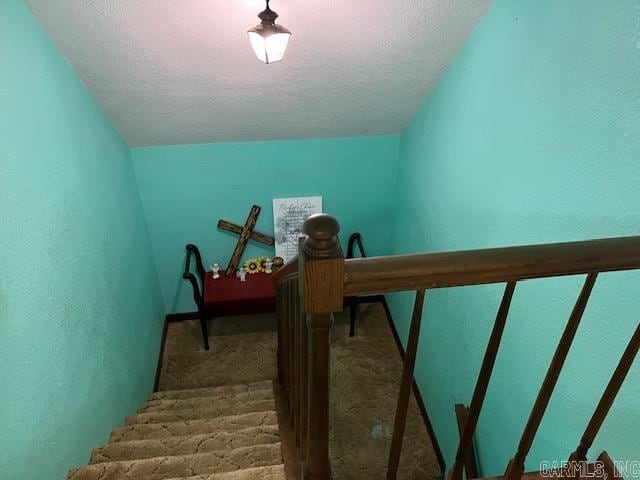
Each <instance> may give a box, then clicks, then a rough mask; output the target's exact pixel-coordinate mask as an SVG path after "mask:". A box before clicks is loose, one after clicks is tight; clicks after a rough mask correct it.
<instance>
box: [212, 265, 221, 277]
mask: <svg viewBox="0 0 640 480" xmlns="http://www.w3.org/2000/svg"><path fill="white" fill-rule="evenodd" d="M211 273H212V274H213V279H214V280H217V279H218V278H220V265H218V264H217V263H214V264H213V265H211Z"/></svg>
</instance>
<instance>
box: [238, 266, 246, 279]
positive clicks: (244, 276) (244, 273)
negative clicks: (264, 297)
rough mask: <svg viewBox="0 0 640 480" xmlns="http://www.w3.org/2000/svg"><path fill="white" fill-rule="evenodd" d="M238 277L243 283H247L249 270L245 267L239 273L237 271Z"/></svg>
mask: <svg viewBox="0 0 640 480" xmlns="http://www.w3.org/2000/svg"><path fill="white" fill-rule="evenodd" d="M236 277H238V278H239V279H240V281H241V282H246V281H247V269H246V268H244V267H243V268H240V269H238V271H236Z"/></svg>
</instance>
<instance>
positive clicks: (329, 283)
mask: <svg viewBox="0 0 640 480" xmlns="http://www.w3.org/2000/svg"><path fill="white" fill-rule="evenodd" d="M339 231H340V226H339V225H338V222H337V221H336V219H335V218H333V217H331V216H329V215H325V214H316V215H312V216H310V217H309V218H308V219H307V221H306V222H305V223H304V233H306V234H307V235H308V238H307V239H306V240H305V241H304V243H303V244H302V249H301V252H300V255H299V259H300V262H299V269H300V271H299V279H300V288H301V289H302V305H303V308H304V314H305V315H306V319H307V326H308V333H309V336H308V341H309V345H308V354H307V359H308V360H307V367H308V392H309V395H308V410H307V442H306V446H307V455H306V462H305V464H304V467H303V472H302V473H303V478H304V480H329V479H330V478H331V467H330V464H329V381H330V373H329V372H330V368H329V366H330V359H331V350H330V347H331V343H330V339H331V327H332V326H333V312H339V311H342V308H343V301H344V294H343V290H344V255H343V254H342V249H341V248H340V241H339V240H338V232H339Z"/></svg>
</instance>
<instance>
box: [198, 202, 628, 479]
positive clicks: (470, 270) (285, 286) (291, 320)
mask: <svg viewBox="0 0 640 480" xmlns="http://www.w3.org/2000/svg"><path fill="white" fill-rule="evenodd" d="M304 228H305V233H306V234H307V235H308V236H307V237H306V238H305V240H304V241H302V242H301V244H300V250H299V251H300V254H299V256H298V257H296V258H295V259H293V260H292V261H290V262H288V263H287V264H286V265H284V266H283V267H282V268H281V269H280V270H278V271H277V272H275V273H274V275H273V280H274V283H275V285H276V290H277V292H278V309H279V311H278V371H279V378H280V382H281V384H282V386H283V388H284V391H285V392H286V394H287V395H286V399H287V403H288V407H287V410H288V415H289V421H290V423H291V425H292V427H293V428H294V431H295V440H296V447H297V450H298V454H299V457H300V459H301V460H302V462H303V465H302V477H303V478H304V479H305V480H330V479H331V466H330V461H329V416H330V409H329V405H330V395H329V392H330V378H331V375H330V363H331V362H330V357H331V342H330V336H331V329H332V325H333V313H334V312H338V311H341V310H342V309H343V306H344V303H343V302H344V298H345V297H351V296H359V295H372V294H380V293H385V292H396V291H407V290H413V291H416V302H415V305H414V311H413V315H412V320H411V327H410V331H409V335H408V339H407V347H406V350H407V353H406V356H405V363H404V367H403V374H402V378H401V381H400V390H399V395H398V402H397V406H396V418H395V422H394V430H393V436H392V442H391V448H390V451H389V463H388V469H387V478H388V479H391V480H394V479H395V478H397V472H398V467H399V463H400V455H401V450H402V443H403V442H402V439H403V436H404V430H405V423H406V417H407V409H408V406H409V398H410V388H411V385H412V383H413V375H414V366H415V361H416V357H417V351H418V344H419V342H418V339H419V331H420V328H421V324H422V303H423V300H424V295H425V291H426V290H429V289H434V288H444V287H458V286H466V285H480V284H490V283H507V286H506V288H505V293H504V296H503V299H502V302H501V304H500V307H499V309H498V313H497V316H496V321H495V324H494V327H493V330H492V332H491V335H490V337H489V339H488V343H487V347H486V351H485V355H484V357H483V360H482V366H481V368H480V371H479V373H478V378H477V381H476V386H475V388H474V392H473V397H472V398H471V403H470V406H469V408H468V409H466V408H465V407H464V406H463V405H460V406H461V407H462V408H463V409H464V410H465V411H464V412H463V413H464V417H465V418H464V420H463V422H462V423H459V429H460V432H459V434H460V441H459V444H458V449H457V452H456V458H455V463H454V464H453V466H452V468H451V470H450V473H449V480H461V479H462V478H463V470H466V473H467V478H471V477H475V476H476V475H477V467H476V465H475V462H474V458H473V437H474V433H475V429H476V426H477V424H478V420H479V416H480V413H481V409H482V405H483V402H484V398H485V396H486V393H487V389H488V387H489V382H490V378H491V375H492V372H493V369H494V366H495V364H496V359H497V355H498V351H499V348H500V344H501V342H502V335H503V332H504V330H505V326H506V321H507V315H508V312H509V306H510V304H511V300H512V297H513V295H514V291H515V286H516V283H517V282H519V281H521V280H528V279H534V278H548V277H558V276H566V275H579V274H587V277H586V279H585V284H584V286H583V288H582V291H581V292H580V296H579V298H578V300H577V301H576V303H575V306H574V308H573V311H572V313H571V316H570V317H569V319H568V321H567V324H566V326H565V329H564V331H563V334H562V336H561V338H560V340H559V343H558V345H557V347H556V351H555V353H554V355H553V358H552V359H551V362H550V364H549V367H548V370H547V374H546V376H545V378H544V381H543V383H542V385H541V386H540V388H539V390H538V395H537V397H536V401H535V404H534V405H533V408H532V410H531V413H530V415H529V420H528V422H527V425H526V427H525V428H524V431H523V433H522V436H521V439H520V443H519V445H518V449H517V451H516V452H515V455H514V457H513V458H512V460H511V461H510V462H509V465H508V466H507V470H506V472H505V475H504V476H503V477H501V478H502V479H503V480H521V479H522V478H523V474H524V467H525V460H526V457H527V454H528V452H529V450H530V448H531V446H532V444H533V441H534V438H535V436H536V433H537V430H538V427H539V426H540V423H541V421H542V419H543V416H544V413H545V410H546V408H547V406H548V404H549V401H550V399H551V396H552V394H553V391H554V389H555V386H556V383H557V381H558V379H559V376H560V373H561V370H562V367H563V365H564V363H565V360H566V358H567V356H568V354H569V351H570V348H571V345H572V343H573V340H574V338H575V336H576V334H577V331H578V328H579V324H580V321H581V318H582V316H583V314H584V312H585V309H586V307H587V301H588V299H589V296H590V294H591V291H592V289H593V287H594V284H595V280H596V278H597V276H598V274H599V273H601V272H613V271H621V270H634V269H640V236H634V237H619V238H607V239H599V240H587V241H580V242H568V243H556V244H546V245H529V246H518V247H507V248H492V249H483V250H469V251H458V252H443V253H428V254H417V255H399V256H391V257H368V258H357V259H347V260H345V259H344V257H343V254H342V250H341V248H340V243H339V240H338V232H339V225H338V222H337V221H336V220H335V219H334V218H332V217H330V216H328V215H324V214H321V215H314V216H312V217H310V218H309V219H308V220H307V221H306V222H305V226H304ZM352 239H353V242H350V243H351V244H352V245H353V243H354V242H355V241H356V240H357V238H356V237H352ZM194 280H195V278H194ZM638 350H640V325H638V326H637V327H636V331H635V333H634V335H633V337H632V339H631V342H630V343H629V345H628V347H627V349H626V350H625V353H624V354H623V357H622V359H621V361H620V364H619V365H618V367H617V368H616V371H615V372H614V375H613V377H612V379H611V381H610V382H609V385H608V386H607V388H606V390H605V392H604V393H603V396H602V399H601V401H600V403H599V404H598V407H597V408H596V412H595V413H594V415H593V417H592V419H591V421H590V423H589V425H588V426H587V429H586V430H585V433H584V435H583V438H582V440H581V441H580V445H579V446H578V448H577V450H576V451H575V452H574V453H573V454H572V456H571V460H572V461H575V460H578V461H581V460H584V459H585V457H586V453H587V450H588V448H589V447H590V446H591V444H592V443H593V439H594V437H595V435H596V434H597V432H598V430H599V428H600V426H601V425H602V422H603V420H604V418H605V416H606V414H607V413H608V411H609V409H610V407H611V405H612V403H613V400H614V399H615V397H616V395H617V393H618V390H619V389H620V386H621V385H622V382H623V381H624V378H625V376H626V374H627V373H628V371H629V369H630V367H631V364H632V362H633V360H634V358H635V356H636V354H637V352H638ZM606 458H608V457H606ZM609 462H610V460H609ZM612 471H613V470H612ZM470 476H471V477H470ZM485 480H487V479H485Z"/></svg>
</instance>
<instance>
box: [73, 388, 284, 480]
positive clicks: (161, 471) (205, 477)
mask: <svg viewBox="0 0 640 480" xmlns="http://www.w3.org/2000/svg"><path fill="white" fill-rule="evenodd" d="M285 478H286V477H285V473H284V466H283V462H282V452H281V445H280V438H279V434H278V419H277V416H276V406H275V397H274V392H273V383H272V381H270V380H269V381H261V382H256V383H250V384H246V385H223V386H218V387H210V388H198V389H191V390H169V391H161V392H157V393H154V394H152V395H151V397H150V398H149V401H147V402H146V403H143V404H142V405H141V406H140V408H139V409H138V413H137V414H136V415H132V416H130V417H128V418H127V419H126V421H125V426H124V427H123V428H119V429H116V430H114V431H113V433H112V434H111V439H110V441H109V443H108V444H107V445H105V446H102V447H98V448H96V449H94V450H93V453H92V455H91V459H90V461H89V465H88V466H85V467H81V468H77V469H75V470H72V471H70V472H69V474H68V475H67V479H69V480H143V479H144V480H166V479H172V480H178V479H181V480H187V479H188V480H254V479H255V480H258V479H260V480H284V479H285Z"/></svg>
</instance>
